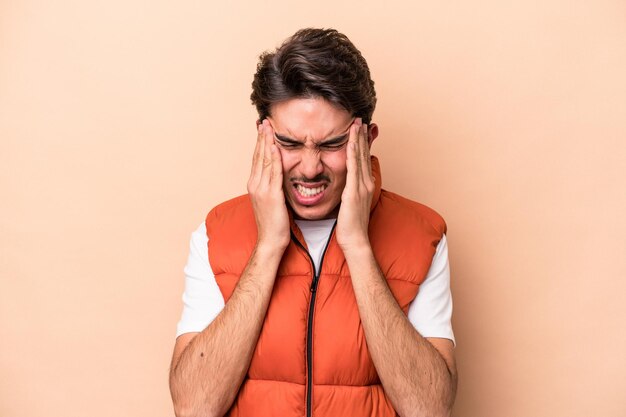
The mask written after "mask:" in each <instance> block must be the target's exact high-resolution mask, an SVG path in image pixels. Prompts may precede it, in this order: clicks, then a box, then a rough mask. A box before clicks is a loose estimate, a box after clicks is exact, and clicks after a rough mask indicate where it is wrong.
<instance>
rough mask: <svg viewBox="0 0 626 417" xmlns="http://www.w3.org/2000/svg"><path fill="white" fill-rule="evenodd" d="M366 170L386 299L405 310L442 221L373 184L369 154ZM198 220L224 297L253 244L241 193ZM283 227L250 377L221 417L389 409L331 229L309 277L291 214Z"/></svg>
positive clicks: (390, 412)
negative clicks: (287, 231)
mask: <svg viewBox="0 0 626 417" xmlns="http://www.w3.org/2000/svg"><path fill="white" fill-rule="evenodd" d="M372 171H373V174H374V176H375V178H376V191H375V194H374V197H373V200H372V210H371V215H370V224H369V236H370V242H371V244H372V248H373V250H374V254H375V257H376V260H377V261H378V265H379V266H380V269H381V271H382V273H383V275H384V276H385V278H386V279H387V283H388V285H389V288H390V289H391V292H392V293H393V296H394V297H395V299H396V301H397V302H398V304H399V305H400V307H401V308H402V311H404V313H405V314H407V311H408V306H409V303H410V302H411V301H412V300H413V299H414V298H415V296H416V295H417V292H418V289H419V286H420V284H421V283H422V281H423V280H424V278H425V276H426V273H427V272H428V269H429V267H430V264H431V261H432V258H433V255H434V254H435V249H436V247H437V244H438V243H439V240H440V239H441V237H442V235H443V233H445V231H446V224H445V222H444V220H443V219H442V218H441V216H439V215H438V214H437V213H436V212H435V211H433V210H432V209H430V208H428V207H426V206H424V205H422V204H419V203H416V202H413V201H410V200H407V199H405V198H403V197H400V196H398V195H397V194H394V193H391V192H388V191H385V190H381V188H380V186H381V177H380V168H379V165H378V161H377V159H376V158H375V157H372ZM291 215H292V214H291V212H290V218H291ZM206 226H207V235H208V237H209V247H208V251H209V261H210V264H211V268H212V269H213V272H214V274H215V278H216V280H217V284H218V285H219V288H220V290H221V292H222V295H223V296H224V300H225V301H226V302H227V301H228V299H229V298H230V296H231V294H232V293H233V291H234V289H235V286H236V284H237V281H238V280H239V277H240V276H241V274H242V272H243V270H244V268H245V266H246V264H247V262H248V260H249V259H250V256H251V254H252V251H253V249H254V246H255V244H256V239H257V229H256V223H255V220H254V214H253V211H252V205H251V203H250V199H249V197H248V196H247V195H244V196H240V197H237V198H235V199H232V200H229V201H226V202H225V203H222V204H220V205H218V206H217V207H215V208H214V209H213V210H211V212H210V213H209V214H208V216H207V219H206ZM291 231H292V235H291V236H292V239H291V242H290V244H289V246H288V247H287V249H286V250H285V254H284V256H283V258H282V260H281V263H280V266H279V268H278V274H277V276H276V281H275V283H274V290H273V292H272V296H271V299H270V303H269V307H268V310H267V313H266V316H265V321H264V323H263V327H262V329H261V333H260V335H259V339H258V342H257V345H256V348H255V351H254V354H253V356H252V360H251V362H250V367H249V369H248V374H247V375H246V377H245V379H244V381H243V384H242V386H241V388H240V390H239V393H238V395H237V397H236V399H235V401H234V403H233V405H232V407H231V409H230V410H229V413H228V415H230V416H255V417H265V416H278V417H291V416H294V417H296V416H297V417H309V416H314V417H327V416H328V417H341V416H395V415H396V412H395V410H394V409H393V407H392V405H391V402H390V401H389V399H388V398H387V396H386V395H385V392H384V391H383V387H382V385H381V382H380V379H379V378H378V375H377V373H376V369H375V368H374V363H373V362H372V359H371V357H370V354H369V351H368V349H367V344H366V340H365V334H364V332H363V327H362V326H361V320H360V317H359V311H358V308H357V304H356V298H355V295H354V291H353V289H352V281H351V278H350V271H349V270H348V265H347V263H346V260H345V258H344V256H343V252H342V251H341V248H340V247H339V245H338V244H337V241H336V239H335V233H334V230H333V232H332V233H331V237H330V240H329V242H328V244H327V247H326V251H325V254H324V255H323V258H322V264H321V268H320V269H321V272H320V273H319V275H318V276H317V277H316V276H315V271H314V267H313V264H312V262H311V259H310V257H309V255H308V253H307V249H306V247H307V246H306V242H305V240H304V238H303V236H302V233H301V232H300V230H299V228H298V227H297V225H296V224H295V223H294V221H293V219H292V218H291ZM397 360H398V361H402V360H403V358H401V357H399V358H397Z"/></svg>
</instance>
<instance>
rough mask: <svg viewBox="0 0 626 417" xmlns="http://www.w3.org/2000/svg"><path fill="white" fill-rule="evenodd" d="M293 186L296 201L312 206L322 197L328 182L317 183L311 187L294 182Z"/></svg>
mask: <svg viewBox="0 0 626 417" xmlns="http://www.w3.org/2000/svg"><path fill="white" fill-rule="evenodd" d="M293 188H294V193H293V195H294V197H295V199H296V202H298V203H299V204H302V205H305V206H312V205H314V204H317V203H318V202H320V201H321V200H322V198H324V194H325V190H326V188H328V184H320V183H317V184H315V186H314V187H311V186H306V185H304V184H301V183H299V184H294V185H293Z"/></svg>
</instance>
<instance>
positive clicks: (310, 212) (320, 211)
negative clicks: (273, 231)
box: [290, 203, 337, 220]
mask: <svg viewBox="0 0 626 417" xmlns="http://www.w3.org/2000/svg"><path fill="white" fill-rule="evenodd" d="M290 206H291V209H292V211H293V214H294V218H295V219H298V220H323V219H334V218H336V217H337V210H336V209H331V208H329V207H328V206H327V205H325V204H324V205H322V204H320V205H315V206H302V205H300V204H293V203H291V204H290Z"/></svg>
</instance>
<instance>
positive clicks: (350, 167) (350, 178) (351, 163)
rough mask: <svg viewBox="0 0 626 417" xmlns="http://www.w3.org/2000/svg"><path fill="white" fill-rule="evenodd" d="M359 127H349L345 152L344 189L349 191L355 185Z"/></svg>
mask: <svg viewBox="0 0 626 417" xmlns="http://www.w3.org/2000/svg"><path fill="white" fill-rule="evenodd" d="M358 129H359V127H358V126H357V125H356V124H354V125H352V126H351V127H350V139H349V140H348V150H347V152H346V154H347V155H346V168H347V171H348V172H347V174H346V189H348V190H351V189H352V188H353V187H354V185H355V183H356V180H357V179H356V173H357V171H358V163H357V157H356V155H357V146H356V145H357V136H358V132H359V130H358Z"/></svg>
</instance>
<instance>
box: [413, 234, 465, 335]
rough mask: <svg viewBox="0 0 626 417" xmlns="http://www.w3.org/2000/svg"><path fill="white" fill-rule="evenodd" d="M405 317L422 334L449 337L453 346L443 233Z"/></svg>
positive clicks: (448, 275) (448, 282)
mask: <svg viewBox="0 0 626 417" xmlns="http://www.w3.org/2000/svg"><path fill="white" fill-rule="evenodd" d="M408 318H409V321H410V322H411V324H413V327H415V329H416V330H417V331H418V332H419V334H421V335H422V336H423V337H441V338H445V339H450V340H452V343H454V344H455V346H456V340H455V339H454V333H453V331H452V321H451V320H452V293H451V292H450V265H449V262H448V243H447V239H446V235H443V237H442V238H441V240H440V241H439V244H438V245H437V250H436V251H435V255H434V256H433V260H432V263H431V265H430V269H429V270H428V273H427V274H426V278H425V280H424V282H423V283H422V285H420V289H419V292H418V293H417V296H416V297H415V299H414V300H413V301H412V302H411V304H410V305H409V312H408Z"/></svg>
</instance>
